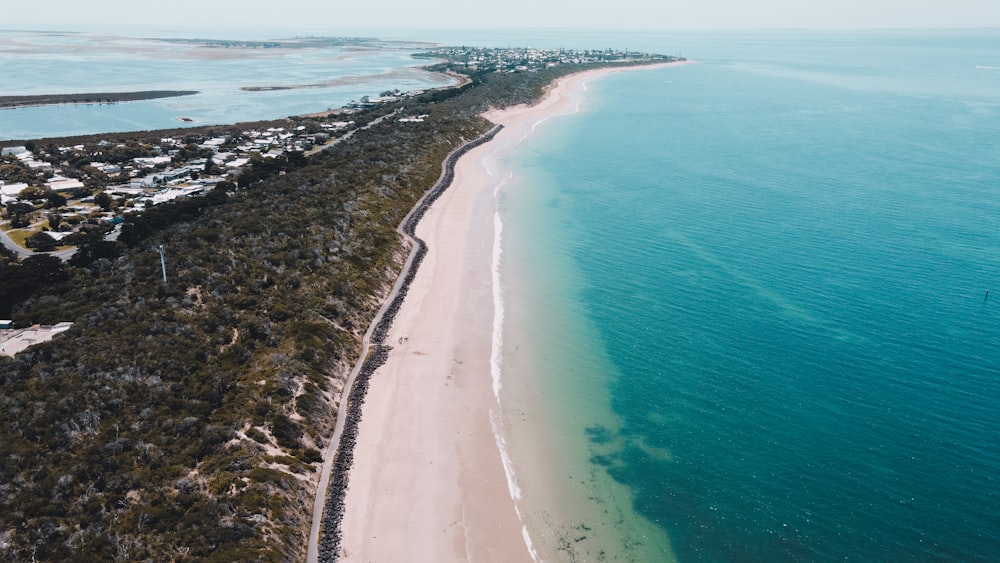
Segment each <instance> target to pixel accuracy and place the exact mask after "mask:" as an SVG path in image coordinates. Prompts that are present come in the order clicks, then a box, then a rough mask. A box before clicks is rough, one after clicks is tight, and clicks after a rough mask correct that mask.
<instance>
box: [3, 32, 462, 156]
mask: <svg viewBox="0 0 1000 563" xmlns="http://www.w3.org/2000/svg"><path fill="white" fill-rule="evenodd" d="M219 33H224V32H222V31H220V32H219ZM228 33H229V34H228V35H225V36H224V37H223V38H224V39H228V38H231V37H233V35H231V34H232V33H233V32H232V31H229V32H228ZM178 36H182V34H179V35H168V36H167V37H168V38H169V37H178ZM202 37H205V36H202ZM216 37H218V36H216ZM235 37H236V38H237V39H241V40H246V39H248V37H247V36H246V35H236V36H235ZM253 38H254V37H251V38H250V39H253ZM256 38H264V39H267V40H270V41H274V40H275V38H274V36H273V35H271V36H267V35H264V36H257V37H256ZM278 41H281V40H280V38H279V39H278ZM420 47H421V46H418V45H416V44H401V43H400V44H397V43H381V44H375V45H371V46H369V47H366V48H354V47H336V46H323V47H305V48H283V49H282V48H267V49H264V48H238V47H210V48H206V47H204V46H202V45H199V44H197V43H186V42H177V41H170V40H161V39H152V38H135V37H124V36H116V35H96V34H75V33H41V32H18V31H0V75H2V76H3V77H4V80H3V81H2V84H0V96H6V95H10V96H17V95H37V94H74V93H83V92H87V93H89V92H130V91H142V90H196V91H198V92H199V93H198V94H196V95H192V96H181V97H174V98H162V99H157V100H146V101H139V102H130V103H121V104H114V105H75V106H74V105H62V106H46V107H34V108H18V109H4V110H0V139H32V138H39V137H48V136H64V135H83V134H92V133H103V132H114V131H135V130H147V129H167V128H175V127H183V126H185V125H192V126H193V125H207V124H225V123H235V122H239V121H257V120H264V119H280V118H283V117H287V116H289V115H301V114H305V113H313V112H318V111H324V110H326V109H328V108H339V107H341V106H343V105H345V104H347V103H348V102H350V101H351V100H359V99H361V97H362V96H373V97H374V96H378V95H379V94H380V93H381V92H383V91H385V90H395V89H399V90H401V91H404V92H405V91H410V90H420V89H426V88H435V87H439V86H445V85H448V84H450V83H451V79H449V78H447V77H444V76H441V75H435V74H431V73H425V72H418V71H416V70H414V69H413V68H412V67H416V66H421V65H424V64H426V61H425V60H418V59H413V58H412V57H410V54H411V53H413V52H416V51H418V50H420ZM303 85H307V86H311V87H308V88H295V89H288V90H272V91H256V92H253V91H245V90H242V88H244V87H274V86H279V87H291V86H303ZM181 118H187V119H190V120H192V122H186V121H182V119H181Z"/></svg>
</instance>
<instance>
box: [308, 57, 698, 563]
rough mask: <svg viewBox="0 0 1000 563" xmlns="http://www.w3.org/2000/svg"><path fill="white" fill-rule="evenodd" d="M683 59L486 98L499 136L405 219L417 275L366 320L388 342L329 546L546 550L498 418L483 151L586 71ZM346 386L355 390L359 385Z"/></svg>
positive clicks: (375, 553)
mask: <svg viewBox="0 0 1000 563" xmlns="http://www.w3.org/2000/svg"><path fill="white" fill-rule="evenodd" d="M675 64H677V63H665V64H657V65H644V66H636V67H612V68H600V69H593V70H588V71H584V72H580V73H576V74H572V75H569V76H566V77H563V78H560V79H559V80H557V81H556V82H554V83H553V84H552V85H551V86H550V87H549V88H548V89H547V91H546V93H545V95H544V96H543V98H542V99H541V100H540V101H539V103H537V104H535V105H533V106H517V107H513V108H508V109H506V110H502V111H495V110H494V111H489V112H487V113H486V114H485V115H484V117H486V118H487V119H489V120H490V121H492V122H494V123H495V124H497V125H500V126H503V129H502V130H500V131H499V133H498V134H496V135H495V137H494V138H493V140H492V142H489V143H488V144H485V145H482V143H480V145H482V146H475V147H471V148H468V149H466V150H465V151H463V152H464V153H467V154H466V156H465V158H461V159H458V158H457V156H462V155H457V156H456V159H455V160H457V164H456V165H455V167H454V169H455V172H454V174H455V179H454V183H453V184H452V185H451V187H450V188H449V189H447V191H445V192H444V193H443V194H441V197H440V198H439V199H438V204H437V205H435V206H434V207H430V203H432V202H423V203H421V204H420V205H418V208H415V209H420V212H419V213H415V214H413V215H412V216H411V217H409V218H408V219H407V220H406V222H405V223H404V224H406V225H410V224H411V223H415V222H416V221H419V219H420V216H421V215H423V214H424V212H426V218H425V220H424V221H422V222H420V223H419V224H418V225H416V234H417V235H418V238H424V239H425V240H426V241H427V245H428V247H427V249H426V251H425V254H424V255H423V256H422V258H423V260H422V266H423V267H421V268H419V269H416V270H415V272H414V271H413V268H411V269H409V270H404V271H405V272H406V277H407V278H411V279H412V284H411V285H409V287H408V290H407V292H405V299H403V295H396V296H395V297H394V298H391V302H392V303H393V304H395V303H396V302H397V301H401V304H400V305H398V308H394V310H393V312H394V313H396V314H395V315H394V317H395V322H393V319H392V318H388V319H386V318H383V319H382V321H380V322H379V323H378V327H374V326H373V327H372V328H370V330H374V331H380V332H382V334H384V337H383V338H384V340H383V342H389V343H391V344H392V346H384V345H382V346H383V347H384V348H385V350H384V354H383V353H382V352H381V351H380V352H379V353H378V354H376V355H375V356H374V358H375V359H374V360H373V359H372V358H373V355H372V354H369V356H368V358H367V359H366V360H365V362H364V365H368V366H370V367H369V368H364V367H362V368H360V369H362V370H366V369H368V373H367V375H368V377H367V378H366V380H365V382H364V386H366V387H367V393H366V394H365V396H364V398H363V400H364V403H365V407H364V408H365V410H364V413H365V416H364V417H363V418H360V420H357V418H358V417H360V410H359V414H358V415H356V416H355V419H354V423H355V424H356V426H357V429H356V432H357V433H356V439H354V440H353V445H354V448H353V451H352V452H351V453H350V454H349V456H350V458H351V460H350V461H351V462H352V463H351V464H350V470H349V472H348V474H349V477H348V478H349V485H347V486H346V487H345V489H346V492H345V493H344V495H343V503H344V504H343V506H344V508H343V513H342V527H341V529H340V530H339V532H340V536H339V537H338V540H337V542H336V546H335V547H334V549H333V553H332V554H331V553H330V551H329V547H330V546H329V545H327V546H326V548H325V549H327V551H326V553H327V556H329V555H332V556H333V557H334V558H339V559H340V560H343V561H367V560H378V561H391V560H409V561H467V560H473V559H474V560H476V561H480V560H486V561H526V562H530V561H538V560H540V557H539V555H538V554H537V553H536V552H535V547H534V546H533V541H532V538H534V537H535V536H536V535H538V536H544V535H545V534H544V533H543V531H541V530H529V525H528V524H526V522H529V521H531V520H533V519H531V518H526V516H528V515H527V514H523V513H522V512H523V510H525V509H526V508H527V505H531V504H533V503H522V502H520V493H519V485H518V481H517V474H518V473H519V472H518V470H517V469H516V468H515V467H514V465H513V463H512V462H511V461H510V458H509V455H508V452H507V450H506V447H505V445H504V439H505V436H504V434H505V433H504V432H503V430H502V429H503V426H504V423H503V420H502V419H503V417H504V412H503V409H502V408H501V404H500V400H499V392H500V386H501V383H500V381H501V380H500V373H499V370H500V369H502V367H501V366H500V360H499V358H500V357H501V356H500V352H499V349H500V346H501V345H502V343H501V342H499V338H498V330H500V329H501V324H502V322H501V321H502V310H501V308H502V301H501V300H499V299H498V297H499V294H498V293H496V292H497V287H496V285H497V279H496V264H495V262H496V260H498V258H499V247H498V246H497V244H498V239H497V232H498V230H499V229H501V228H502V225H501V224H500V223H499V217H498V215H496V211H497V209H496V207H497V205H496V199H495V198H496V191H495V190H496V189H498V188H499V187H500V186H501V185H502V184H503V180H498V179H497V178H495V177H493V176H492V175H491V171H490V170H488V167H487V161H488V160H492V159H494V158H496V157H497V155H505V154H507V153H508V152H509V151H510V150H511V149H513V148H514V147H516V145H518V144H520V143H521V142H522V141H523V140H524V139H525V138H526V137H527V136H528V135H530V134H531V133H532V132H533V131H534V129H535V127H537V126H538V125H539V124H541V123H542V122H544V121H545V120H547V119H549V118H551V117H555V116H559V115H566V114H569V113H574V112H576V111H578V110H579V107H580V99H581V98H582V96H583V92H584V91H585V88H586V86H585V85H586V83H587V82H589V81H590V80H592V79H595V78H598V77H601V76H604V75H606V74H611V73H616V72H623V71H631V70H645V69H652V68H661V67H664V66H672V65H675ZM682 64H683V63H682ZM497 131H498V130H497V129H494V132H497ZM450 159H451V157H449V160H450ZM446 168H447V166H446ZM446 173H447V169H446ZM439 185H440V184H439ZM445 187H447V186H445ZM436 189H437V188H435V190H436ZM435 197H436V196H435ZM415 252H419V251H417V250H415ZM487 257H492V258H487ZM414 266H415V265H414ZM401 277H402V276H401ZM388 302H389V300H387V303H388ZM389 323H391V326H388V325H389ZM379 350H382V348H379ZM390 350H391V352H390ZM369 362H377V365H374V363H372V364H370V363H369ZM376 371H378V373H377V374H376V373H375V372H376ZM371 375H377V377H370V376H371ZM355 387H357V386H355ZM350 393H351V395H350V397H351V399H350V400H351V401H352V402H353V401H355V395H354V393H355V391H353V389H352V391H351V392H350ZM361 393H365V392H364V391H363V390H362V391H361ZM352 404H353V403H352ZM358 407H359V408H360V402H359V403H358ZM348 416H351V415H348ZM342 443H343V442H342ZM345 445H346V444H345ZM537 462H538V460H536V461H535V463H536V464H537ZM341 468H343V467H341ZM344 480H345V481H346V478H345V479H344ZM522 505H525V506H522ZM324 527H326V526H324ZM322 541H326V539H325V538H324V539H323V540H322ZM545 551H548V550H545ZM543 555H546V556H551V555H554V554H549V553H543ZM323 560H324V561H325V560H326V559H323Z"/></svg>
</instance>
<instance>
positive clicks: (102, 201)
mask: <svg viewBox="0 0 1000 563" xmlns="http://www.w3.org/2000/svg"><path fill="white" fill-rule="evenodd" d="M94 203H95V204H97V206H98V207H100V208H101V209H102V210H103V211H111V204H112V203H114V198H112V197H111V196H110V195H108V193H107V192H98V194H97V195H95V196H94Z"/></svg>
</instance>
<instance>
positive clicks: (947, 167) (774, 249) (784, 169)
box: [501, 31, 1000, 561]
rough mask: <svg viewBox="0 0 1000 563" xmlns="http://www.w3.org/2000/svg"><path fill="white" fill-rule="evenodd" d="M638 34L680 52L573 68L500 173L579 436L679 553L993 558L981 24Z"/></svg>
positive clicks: (550, 385)
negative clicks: (568, 87)
mask: <svg viewBox="0 0 1000 563" xmlns="http://www.w3.org/2000/svg"><path fill="white" fill-rule="evenodd" d="M637 38H638V40H639V41H646V42H647V44H645V45H634V48H638V49H653V50H658V51H661V52H667V53H676V52H679V50H682V52H683V54H685V55H686V56H690V57H691V58H696V59H699V60H700V62H699V63H698V64H694V65H688V66H684V67H678V68H671V69H664V70H657V71H646V72H633V73H621V74H617V75H613V76H609V77H606V78H604V79H601V80H599V81H597V82H594V83H592V84H591V86H590V93H589V95H588V98H587V100H588V101H587V103H586V104H585V105H584V108H583V111H581V112H580V113H578V114H575V115H573V116H570V117H566V118H560V119H555V120H552V121H551V122H548V123H546V124H544V125H543V126H542V127H541V128H540V130H539V132H538V133H537V134H536V135H535V136H533V137H531V138H530V139H529V140H528V141H526V142H525V143H524V144H523V145H521V147H520V148H519V149H518V151H517V153H516V154H515V155H513V157H512V159H511V161H510V166H511V167H512V170H513V172H514V177H515V179H516V181H515V182H514V184H513V185H512V186H510V187H508V188H506V189H505V190H504V191H503V192H502V195H501V214H502V217H503V219H504V236H505V240H506V241H508V242H507V244H506V246H505V248H504V260H506V261H508V263H516V264H520V265H519V266H516V268H515V267H512V266H508V269H512V268H513V269H517V270H518V271H520V272H522V274H521V275H524V274H523V272H531V271H537V272H544V274H545V275H543V276H537V277H535V278H534V279H532V280H530V282H527V283H525V282H518V281H516V280H512V279H510V278H508V279H507V280H506V283H507V284H508V285H509V286H510V287H512V288H514V289H508V300H509V302H508V303H507V305H506V309H507V311H508V314H513V315H517V314H518V312H517V311H518V307H522V308H528V309H531V310H524V311H522V312H521V314H523V315H526V316H528V317H529V318H532V319H533V322H534V323H535V324H536V325H539V326H541V327H543V328H542V330H540V331H539V333H541V334H545V335H547V336H546V337H545V338H546V341H545V342H544V343H543V344H541V345H539V346H538V349H537V350H536V351H535V354H536V356H537V359H536V361H537V362H538V363H539V365H544V366H546V367H545V369H544V370H539V372H538V374H537V375H538V377H539V378H542V379H544V380H545V382H544V383H542V384H541V386H542V387H543V388H544V390H545V391H544V394H547V395H548V396H550V397H551V400H552V402H554V403H559V404H560V405H561V406H560V407H559V408H560V409H562V410H563V411H564V412H567V413H570V412H572V416H573V417H574V420H575V422H574V423H573V424H572V425H570V426H569V433H578V434H579V435H580V436H584V437H585V443H586V444H587V445H586V446H585V447H586V449H587V451H586V453H585V454H583V456H582V459H584V460H585V462H586V463H588V464H589V465H590V470H591V471H592V472H593V474H596V475H609V476H610V477H611V478H613V479H614V480H615V481H616V482H618V483H620V484H622V485H624V486H626V487H627V489H628V490H629V491H630V492H631V494H632V497H633V500H632V501H631V508H632V509H633V510H634V511H635V513H636V514H637V515H640V516H641V517H643V518H645V519H647V520H649V521H651V522H652V523H654V524H655V525H656V526H658V527H660V528H662V529H663V530H664V531H665V532H666V534H667V535H668V537H669V539H670V544H671V546H672V549H673V553H674V555H676V557H677V559H679V560H681V561H834V560H851V561H975V560H979V561H995V560H998V559H1000V511H998V509H997V507H998V506H1000V482H998V480H1000V70H998V69H997V68H995V67H1000V33H995V32H971V31H970V32H926V33H922V34H921V33H915V32H909V33H902V32H899V33H875V32H871V33H852V34H848V33H839V34H834V33H829V34H806V33H791V32H789V33H755V34H718V35H716V36H700V35H678V36H662V37H658V36H647V37H642V36H637ZM635 39H636V38H633V40H635ZM632 46H633V45H630V47H632ZM552 264H562V265H564V266H565V269H566V272H567V273H566V277H565V279H564V278H563V277H561V275H560V273H559V272H558V271H553V268H552V266H551V265H552ZM538 286H540V287H541V289H537V287H538ZM560 287H567V288H570V289H569V291H568V293H569V296H568V299H569V300H570V301H568V302H564V301H559V302H554V303H550V304H544V303H543V304H542V305H539V302H538V300H537V296H538V295H544V294H545V293H546V292H548V293H549V294H550V295H551V294H555V293H556V292H558V291H559V290H560ZM990 287H992V288H993V289H994V293H993V295H992V296H991V297H987V289H988V288H990ZM517 288H524V291H526V292H529V293H532V292H533V294H534V295H535V297H534V298H532V299H534V300H533V301H531V302H530V304H529V301H527V300H524V301H521V302H519V296H518V293H517V291H518V289H517ZM532 288H536V289H532ZM567 303H568V304H567ZM563 309H567V310H568V309H572V310H573V312H572V314H570V313H567V314H565V315H561V311H562V310H563ZM580 312H582V314H583V317H584V318H585V319H586V323H587V325H588V327H589V328H588V330H586V331H579V330H577V327H576V326H575V325H573V324H570V323H577V324H578V323H579V322H580V318H579V316H578V314H579V313H580ZM562 335H565V336H566V337H567V338H570V339H572V340H571V341H570V342H563V343H561V344H560V345H559V346H553V345H552V342H553V341H557V340H559V339H560V338H562ZM567 350H570V351H572V352H571V353H572V354H573V355H574V360H573V362H572V367H571V368H570V367H567V368H566V369H560V368H559V366H560V362H561V360H560V358H558V357H552V356H553V355H560V354H561V355H566V354H567ZM587 358H592V359H593V360H592V362H590V363H589V364H588V361H587ZM562 363H565V364H567V365H569V364H570V362H562ZM581 365H584V366H586V365H591V366H592V369H593V370H601V371H603V372H605V373H603V374H590V373H585V372H586V371H587V370H586V369H583V370H581V369H580V366H581ZM601 376H603V379H602V377H601ZM595 381H600V382H603V383H601V384H594V382H595ZM581 387H586V388H587V389H586V390H583V391H581ZM581 394H584V395H585V401H584V402H585V403H586V404H587V405H588V407H587V408H588V409H591V410H589V411H587V412H585V413H582V414H581V413H580V412H573V409H572V406H571V405H569V406H568V405H566V404H565V399H564V397H565V396H570V395H572V396H581ZM595 404H597V405H603V407H602V408H599V409H596V410H594V409H593V405H595ZM573 438H574V436H569V437H568V439H573ZM622 525H623V526H627V523H623V524H622ZM624 552H625V553H628V548H627V547H626V548H625V551H624ZM664 556H665V557H666V554H665V555H664Z"/></svg>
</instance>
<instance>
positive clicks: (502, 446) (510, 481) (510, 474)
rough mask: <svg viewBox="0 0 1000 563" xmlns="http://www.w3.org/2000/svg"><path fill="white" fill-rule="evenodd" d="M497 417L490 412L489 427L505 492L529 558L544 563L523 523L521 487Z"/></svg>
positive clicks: (493, 412)
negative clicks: (510, 501)
mask: <svg viewBox="0 0 1000 563" xmlns="http://www.w3.org/2000/svg"><path fill="white" fill-rule="evenodd" d="M498 419H499V415H498V414H497V413H496V411H492V410H491V411H490V426H492V427H493V439H494V440H496V443H497V449H499V450H500V459H501V461H502V462H503V472H504V474H505V475H506V476H507V490H508V491H509V492H510V498H511V500H513V501H514V513H515V514H517V519H518V520H520V521H521V536H522V537H523V538H524V545H525V547H527V548H528V553H529V554H530V555H531V558H532V559H533V560H534V561H536V562H537V563H545V562H544V561H543V560H542V559H541V558H540V557H539V556H538V552H537V551H535V545H534V544H533V543H532V542H531V534H530V533H529V532H528V526H527V525H525V523H524V516H522V515H521V506H520V500H521V487H520V486H518V484H517V478H516V477H514V462H512V461H511V460H510V454H508V453H507V442H506V441H505V440H504V438H503V432H502V431H501V429H500V422H499V421H498Z"/></svg>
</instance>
